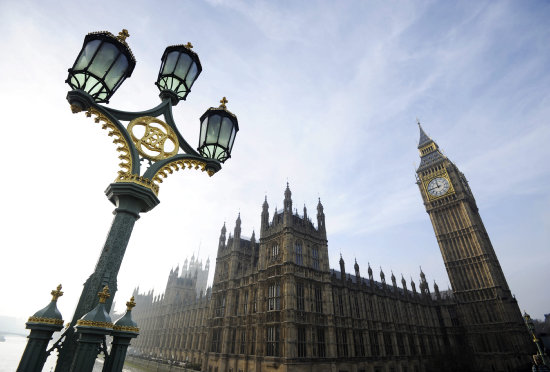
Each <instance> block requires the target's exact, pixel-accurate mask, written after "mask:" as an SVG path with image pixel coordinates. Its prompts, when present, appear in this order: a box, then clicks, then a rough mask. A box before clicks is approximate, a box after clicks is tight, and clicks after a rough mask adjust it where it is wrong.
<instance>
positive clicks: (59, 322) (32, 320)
mask: <svg viewBox="0 0 550 372" xmlns="http://www.w3.org/2000/svg"><path fill="white" fill-rule="evenodd" d="M28 321H29V322H30V323H42V324H53V325H60V326H62V325H63V319H54V318H41V317H38V316H31V317H30V318H29V320H28Z"/></svg>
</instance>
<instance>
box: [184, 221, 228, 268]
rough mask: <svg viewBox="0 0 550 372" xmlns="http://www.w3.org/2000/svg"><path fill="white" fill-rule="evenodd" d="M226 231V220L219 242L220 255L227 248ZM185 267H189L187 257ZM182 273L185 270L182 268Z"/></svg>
mask: <svg viewBox="0 0 550 372" xmlns="http://www.w3.org/2000/svg"><path fill="white" fill-rule="evenodd" d="M225 233H226V229H225V222H224V223H223V227H222V231H221V233H220V242H219V244H218V255H219V254H220V252H221V251H222V250H223V249H224V248H225ZM184 267H185V269H187V258H186V259H185V263H184ZM182 274H183V270H182Z"/></svg>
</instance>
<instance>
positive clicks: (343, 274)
mask: <svg viewBox="0 0 550 372" xmlns="http://www.w3.org/2000/svg"><path fill="white" fill-rule="evenodd" d="M340 279H342V280H345V279H346V264H345V263H344V259H343V258H342V254H340Z"/></svg>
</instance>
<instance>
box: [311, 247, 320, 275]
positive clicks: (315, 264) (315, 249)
mask: <svg viewBox="0 0 550 372" xmlns="http://www.w3.org/2000/svg"><path fill="white" fill-rule="evenodd" d="M311 259H312V264H313V268H314V269H315V270H319V247H317V246H315V247H313V248H312V250H311Z"/></svg>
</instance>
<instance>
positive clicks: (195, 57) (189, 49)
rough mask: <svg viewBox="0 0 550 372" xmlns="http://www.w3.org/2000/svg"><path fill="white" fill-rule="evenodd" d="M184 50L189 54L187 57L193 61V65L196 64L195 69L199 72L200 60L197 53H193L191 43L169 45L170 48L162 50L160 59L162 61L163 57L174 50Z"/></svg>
mask: <svg viewBox="0 0 550 372" xmlns="http://www.w3.org/2000/svg"><path fill="white" fill-rule="evenodd" d="M182 47H183V48H185V49H186V51H187V52H188V53H189V55H190V56H191V58H193V60H194V61H195V63H196V64H197V67H198V69H199V71H202V65H201V60H200V59H199V55H198V54H197V53H195V51H194V50H193V49H192V48H193V44H191V43H187V44H175V45H170V46H167V47H166V49H164V53H163V54H162V59H164V57H165V56H166V54H168V53H170V52H173V51H174V50H181V48H182Z"/></svg>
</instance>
